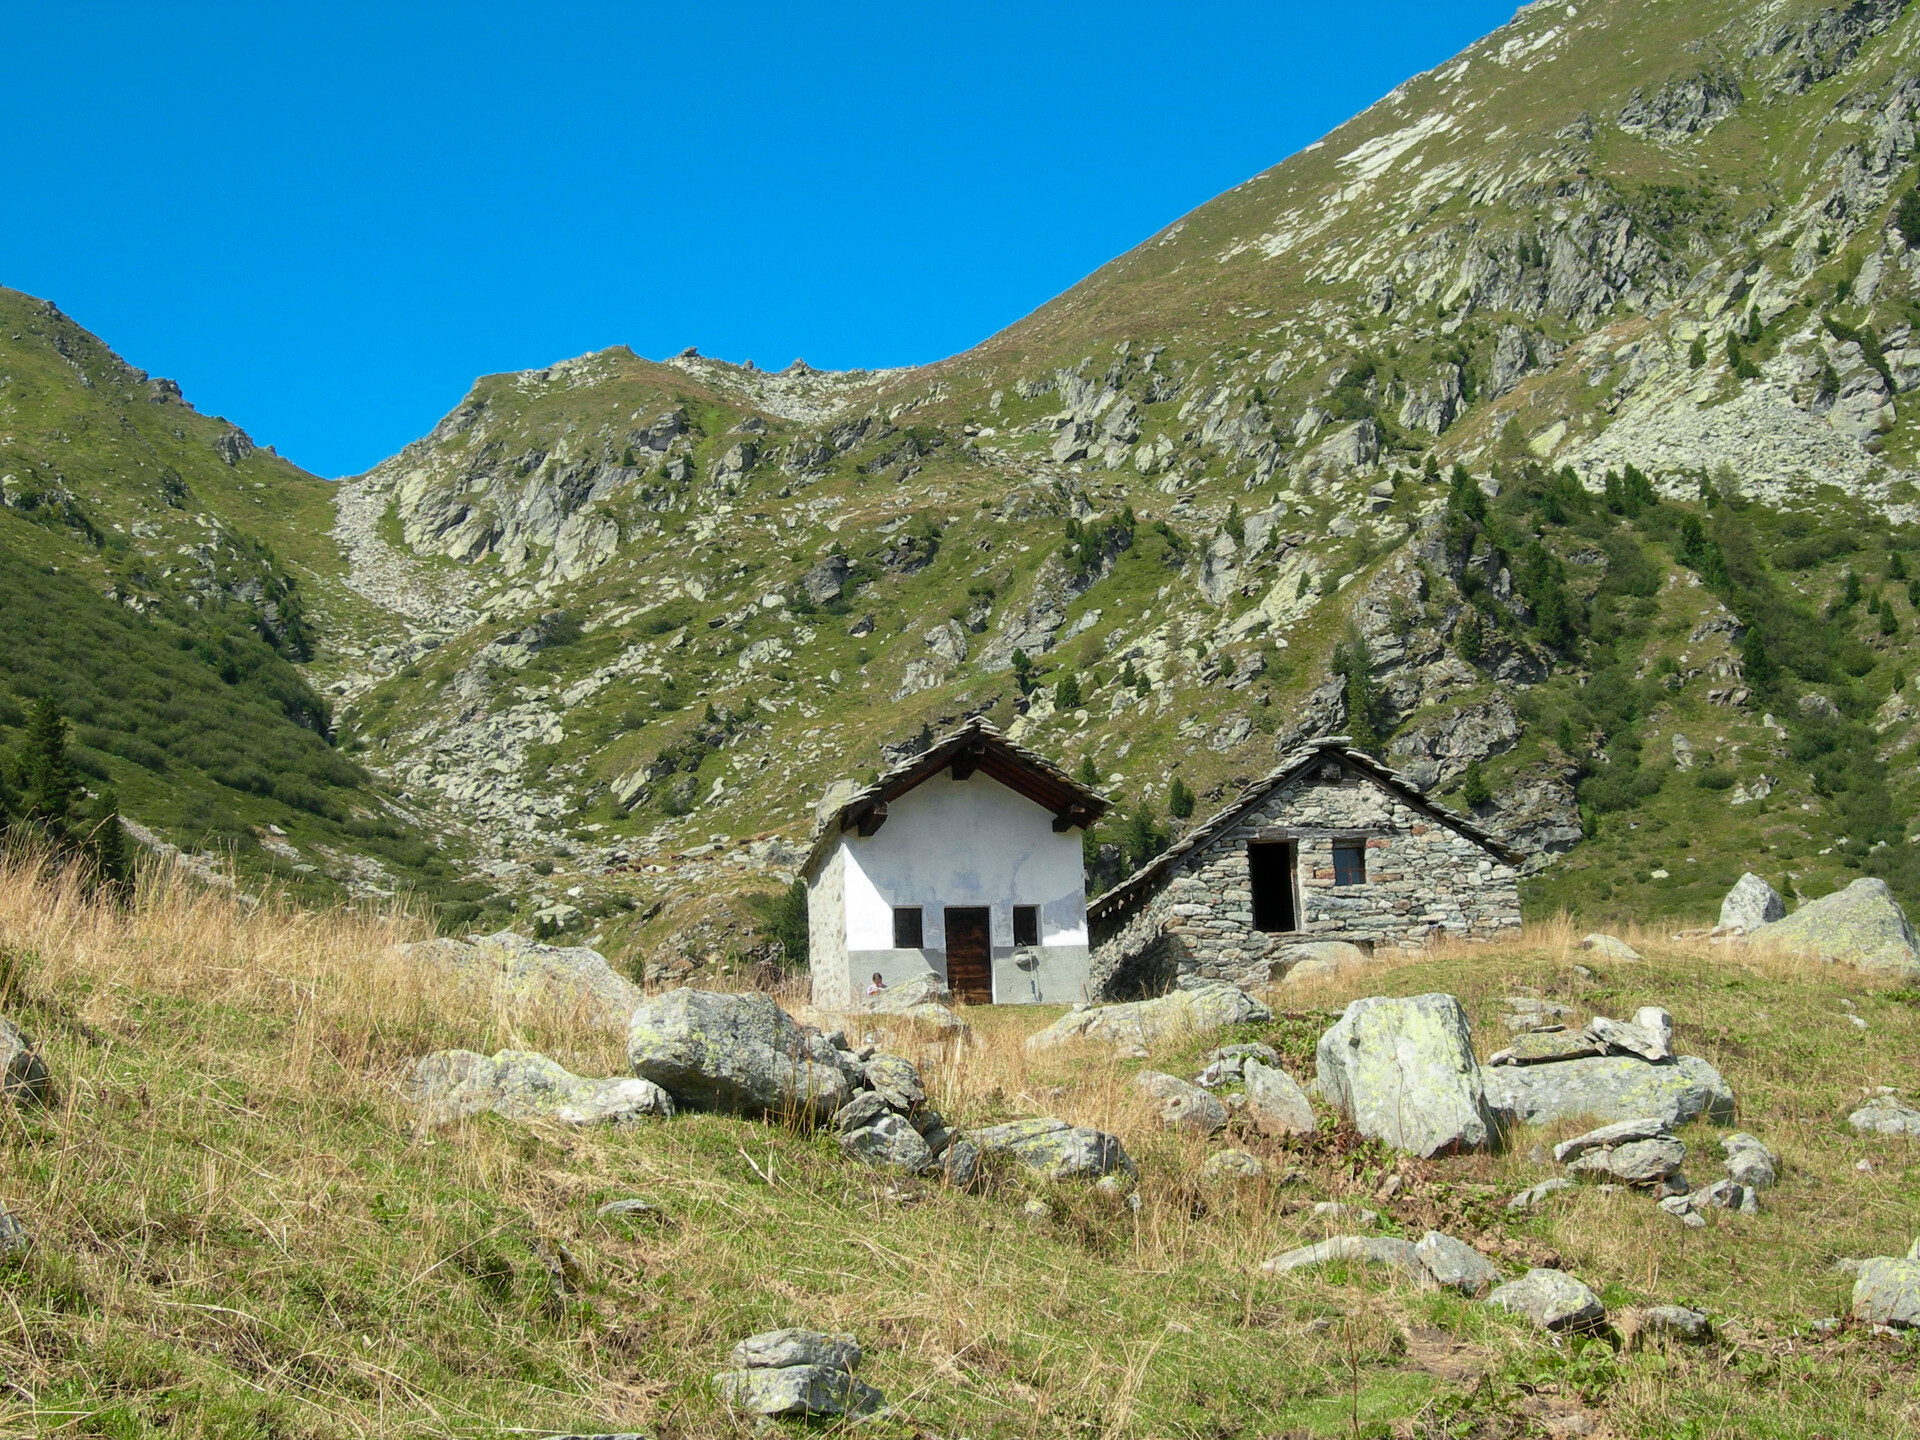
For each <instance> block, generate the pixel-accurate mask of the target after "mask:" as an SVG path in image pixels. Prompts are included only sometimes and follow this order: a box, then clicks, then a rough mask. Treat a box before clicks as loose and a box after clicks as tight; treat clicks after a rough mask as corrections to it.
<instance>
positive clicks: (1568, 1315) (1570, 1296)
mask: <svg viewBox="0 0 1920 1440" xmlns="http://www.w3.org/2000/svg"><path fill="white" fill-rule="evenodd" d="M1486 1303H1487V1304H1489V1305H1492V1306H1494V1307H1495V1308H1496V1309H1500V1310H1505V1311H1506V1312H1507V1313H1508V1314H1510V1315H1524V1316H1526V1317H1527V1319H1529V1320H1531V1321H1532V1322H1533V1323H1534V1325H1535V1326H1536V1327H1537V1328H1539V1329H1541V1330H1591V1329H1594V1328H1597V1327H1598V1326H1599V1325H1600V1324H1601V1323H1602V1322H1603V1321H1604V1320H1605V1319H1606V1318H1607V1307H1606V1306H1605V1305H1603V1304H1601V1303H1600V1297H1599V1296H1598V1295H1596V1294H1594V1293H1593V1291H1591V1290H1589V1289H1588V1288H1587V1287H1586V1286H1585V1285H1583V1284H1581V1283H1580V1282H1579V1281H1578V1280H1576V1279H1574V1278H1573V1276H1571V1275H1569V1274H1567V1273H1566V1272H1565V1271H1564V1270H1529V1271H1527V1273H1526V1274H1525V1275H1522V1276H1521V1277H1520V1278H1519V1279H1518V1280H1509V1281H1508V1282H1507V1283H1506V1284H1504V1285H1502V1286H1499V1287H1498V1288H1497V1289H1495V1290H1494V1292H1493V1293H1492V1294H1491V1295H1489V1296H1487V1302H1486Z"/></svg>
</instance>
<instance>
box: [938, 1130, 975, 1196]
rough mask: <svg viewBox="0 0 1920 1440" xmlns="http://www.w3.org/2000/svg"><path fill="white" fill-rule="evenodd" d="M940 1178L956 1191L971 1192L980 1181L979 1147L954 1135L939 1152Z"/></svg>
mask: <svg viewBox="0 0 1920 1440" xmlns="http://www.w3.org/2000/svg"><path fill="white" fill-rule="evenodd" d="M939 1170H940V1178H941V1179H942V1180H945V1181H946V1182H947V1184H949V1185H951V1186H953V1188H954V1189H956V1190H971V1189H972V1188H973V1187H974V1186H975V1185H976V1184H977V1183H978V1182H979V1179H980V1147H979V1146H978V1145H976V1144H974V1143H973V1142H972V1141H971V1140H969V1139H967V1137H966V1136H964V1135H956V1136H954V1137H953V1138H952V1139H951V1140H949V1141H948V1142H947V1143H946V1144H945V1145H943V1146H942V1147H941V1148H940V1151H939Z"/></svg>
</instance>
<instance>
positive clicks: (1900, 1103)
mask: <svg viewBox="0 0 1920 1440" xmlns="http://www.w3.org/2000/svg"><path fill="white" fill-rule="evenodd" d="M1847 1124H1849V1125H1851V1126H1852V1127H1853V1128H1854V1129H1855V1130H1858V1131H1859V1132H1860V1133H1861V1134H1863V1135H1898V1136H1902V1137H1904V1138H1906V1139H1912V1138H1914V1137H1916V1136H1920V1110H1916V1109H1914V1108H1913V1106H1911V1105H1909V1104H1907V1102H1906V1101H1904V1100H1902V1099H1900V1098H1899V1097H1898V1096H1897V1095H1876V1096H1874V1097H1873V1099H1871V1100H1869V1101H1867V1103H1866V1104H1864V1105H1862V1106H1861V1107H1860V1108H1859V1109H1858V1110H1856V1111H1854V1112H1853V1113H1852V1114H1851V1115H1849V1116H1847Z"/></svg>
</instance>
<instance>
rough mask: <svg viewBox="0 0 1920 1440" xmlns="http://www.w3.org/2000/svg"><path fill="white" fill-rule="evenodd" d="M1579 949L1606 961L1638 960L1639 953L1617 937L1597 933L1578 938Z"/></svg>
mask: <svg viewBox="0 0 1920 1440" xmlns="http://www.w3.org/2000/svg"><path fill="white" fill-rule="evenodd" d="M1580 948H1581V949H1582V950H1591V951H1592V952H1593V953H1594V954H1596V955H1599V956H1602V957H1604V958H1606V959H1608V960H1638V959H1639V958H1640V952H1639V951H1638V950H1636V949H1634V948H1633V947H1632V946H1631V945H1629V944H1627V942H1626V941H1624V940H1622V939H1620V937H1619V936H1617V935H1602V934H1600V933H1599V932H1598V931H1596V932H1594V933H1593V934H1591V935H1583V936H1581V937H1580Z"/></svg>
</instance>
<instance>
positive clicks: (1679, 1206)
mask: <svg viewBox="0 0 1920 1440" xmlns="http://www.w3.org/2000/svg"><path fill="white" fill-rule="evenodd" d="M1659 1203H1660V1208H1661V1209H1662V1210H1664V1211H1666V1212H1667V1214H1669V1215H1673V1216H1677V1217H1678V1218H1679V1219H1681V1220H1683V1221H1685V1222H1686V1223H1687V1224H1688V1225H1690V1226H1693V1227H1695V1228H1698V1227H1701V1226H1704V1225H1705V1224H1706V1223H1707V1222H1706V1220H1705V1219H1704V1218H1703V1217H1704V1216H1705V1214H1706V1212H1707V1211H1709V1210H1737V1211H1739V1212H1740V1214H1742V1215H1758V1214H1759V1213H1760V1200H1759V1197H1758V1196H1756V1195H1755V1194H1754V1193H1753V1190H1752V1189H1751V1187H1749V1186H1746V1185H1741V1184H1739V1183H1737V1182H1736V1181H1733V1180H1725V1179H1723V1180H1715V1181H1714V1182H1713V1183H1712V1184H1711V1185H1702V1186H1701V1187H1700V1188H1699V1189H1698V1190H1692V1191H1689V1192H1688V1193H1687V1194H1685V1195H1668V1196H1666V1197H1665V1198H1664V1199H1662V1200H1661V1201H1660V1202H1659Z"/></svg>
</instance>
